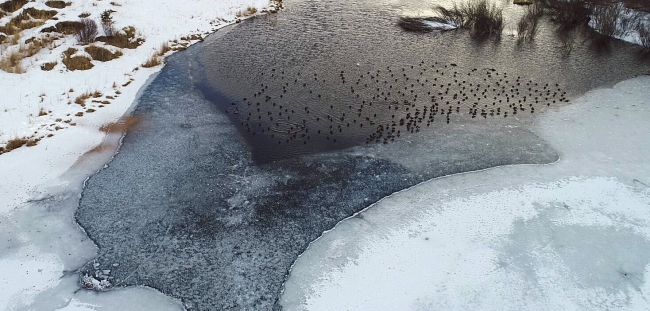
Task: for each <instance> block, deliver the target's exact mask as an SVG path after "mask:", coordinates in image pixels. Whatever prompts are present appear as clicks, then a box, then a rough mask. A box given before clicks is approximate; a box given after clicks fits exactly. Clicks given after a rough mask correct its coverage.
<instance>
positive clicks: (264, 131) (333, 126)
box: [225, 61, 568, 145]
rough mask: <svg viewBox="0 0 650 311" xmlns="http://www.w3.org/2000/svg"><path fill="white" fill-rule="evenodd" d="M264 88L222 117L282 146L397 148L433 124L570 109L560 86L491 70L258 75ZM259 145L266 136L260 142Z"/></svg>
mask: <svg viewBox="0 0 650 311" xmlns="http://www.w3.org/2000/svg"><path fill="white" fill-rule="evenodd" d="M256 82H259V84H257V85H258V86H259V87H258V88H257V89H256V90H255V91H254V92H253V93H252V94H250V95H249V96H246V97H242V98H240V99H238V100H235V101H232V102H231V103H230V105H228V107H227V109H226V110H225V112H226V113H228V114H234V115H237V116H238V121H239V124H240V125H241V127H242V131H243V132H245V133H248V134H250V135H253V136H264V137H265V138H266V139H271V140H273V141H277V144H280V145H281V144H292V143H300V144H304V145H307V144H309V143H310V142H319V144H322V143H331V144H333V143H337V141H339V142H340V141H341V140H346V141H347V142H348V143H350V140H351V139H352V140H357V141H356V143H359V140H361V142H363V139H365V143H367V144H368V143H384V144H387V143H389V142H392V141H395V139H396V138H399V137H400V136H401V135H404V134H406V133H416V132H419V131H421V130H422V129H423V128H424V127H429V126H431V125H432V124H433V123H434V122H442V123H446V124H449V123H450V122H452V121H453V120H454V119H455V118H459V117H463V116H465V117H471V118H484V119H487V118H508V117H519V116H520V115H521V114H524V113H535V110H536V109H538V110H539V109H541V108H543V107H548V106H551V105H553V104H558V103H561V102H568V99H567V98H566V92H564V91H562V89H561V88H560V86H559V84H557V83H555V84H550V83H545V84H542V83H537V82H534V81H531V80H526V79H524V78H523V77H520V76H517V77H512V76H509V75H508V74H507V73H502V72H498V71H497V70H496V69H493V68H482V69H479V68H474V69H471V70H468V71H466V72H461V70H460V68H459V67H458V66H457V65H456V64H454V63H451V64H438V63H437V62H433V63H426V62H424V61H423V62H420V63H419V64H417V65H411V66H406V67H400V68H393V67H391V66H386V67H385V68H382V69H378V70H362V69H361V67H359V66H356V67H355V66H351V68H348V69H347V70H339V71H335V72H327V73H323V72H318V73H309V74H301V73H295V74H293V73H291V74H290V73H289V72H286V73H285V71H284V70H278V69H271V70H270V71H268V72H263V73H260V75H259V77H258V79H257V80H256ZM260 138H261V137H260Z"/></svg>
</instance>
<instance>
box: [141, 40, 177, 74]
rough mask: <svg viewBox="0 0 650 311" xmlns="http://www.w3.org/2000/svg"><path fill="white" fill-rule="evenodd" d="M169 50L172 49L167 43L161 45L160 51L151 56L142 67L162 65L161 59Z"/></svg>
mask: <svg viewBox="0 0 650 311" xmlns="http://www.w3.org/2000/svg"><path fill="white" fill-rule="evenodd" d="M171 50H172V48H171V47H170V46H169V43H167V42H165V43H163V44H162V45H161V46H160V49H159V50H158V51H156V53H154V54H153V55H151V57H150V58H149V59H148V60H147V61H146V62H145V63H144V64H142V67H144V68H151V67H155V66H158V65H160V64H162V61H161V58H162V57H163V56H164V55H165V54H166V53H167V52H169V51H171Z"/></svg>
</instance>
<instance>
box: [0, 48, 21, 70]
mask: <svg viewBox="0 0 650 311" xmlns="http://www.w3.org/2000/svg"><path fill="white" fill-rule="evenodd" d="M23 58H24V57H23V56H22V55H20V53H18V52H17V51H14V52H11V53H9V54H8V55H6V56H5V57H3V58H2V59H0V70H2V71H4V72H8V73H19V74H20V73H25V69H24V68H23V65H22V60H23Z"/></svg>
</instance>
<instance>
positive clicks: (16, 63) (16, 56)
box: [0, 36, 54, 73]
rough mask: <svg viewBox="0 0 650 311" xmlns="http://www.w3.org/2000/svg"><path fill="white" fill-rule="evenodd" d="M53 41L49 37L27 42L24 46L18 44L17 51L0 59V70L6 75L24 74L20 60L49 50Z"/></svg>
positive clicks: (14, 50) (32, 39)
mask: <svg viewBox="0 0 650 311" xmlns="http://www.w3.org/2000/svg"><path fill="white" fill-rule="evenodd" d="M53 41H54V38H52V37H49V36H46V37H42V38H31V39H29V40H27V41H26V42H25V43H24V44H20V45H19V46H18V49H13V50H12V51H11V52H10V53H8V54H5V55H4V56H3V57H2V59H0V70H3V71H5V72H8V73H24V72H25V70H24V68H23V67H22V60H23V59H25V58H27V57H32V56H34V55H36V54H37V53H38V52H39V51H40V50H42V49H43V48H51V44H52V42H53ZM17 45H18V44H17Z"/></svg>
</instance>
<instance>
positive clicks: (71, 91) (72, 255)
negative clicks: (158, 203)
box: [0, 0, 271, 310]
mask: <svg viewBox="0 0 650 311" xmlns="http://www.w3.org/2000/svg"><path fill="white" fill-rule="evenodd" d="M44 3H45V1H44V0H37V1H34V2H29V3H27V4H26V5H25V7H24V8H30V7H34V8H38V9H48V10H50V9H51V8H48V7H46V6H45V4H44ZM270 5H271V4H270V3H269V1H267V0H232V1H209V0H191V1H168V0H164V1H135V0H124V1H119V2H118V1H116V2H109V1H83V2H82V1H72V4H71V5H70V6H67V7H65V8H63V9H60V10H58V15H57V18H59V20H58V21H61V20H78V17H77V16H78V15H80V14H82V13H89V14H90V16H89V18H93V19H96V20H98V19H99V14H100V13H101V12H103V11H104V10H107V9H112V10H114V11H115V13H113V18H114V20H115V22H116V25H115V27H116V28H117V29H121V28H122V27H125V26H134V27H135V28H136V30H137V35H138V37H142V38H144V39H145V41H144V43H143V44H142V45H141V46H139V47H137V48H136V49H123V53H124V55H123V56H121V57H120V58H118V59H115V60H112V61H109V62H106V63H102V62H99V61H93V64H94V67H93V68H92V69H91V70H87V71H68V70H67V69H65V67H64V66H63V64H61V57H62V56H61V53H62V52H63V51H64V50H66V49H67V48H69V47H73V46H76V44H77V43H76V39H75V38H74V37H73V36H71V35H68V36H64V37H63V38H61V39H60V40H58V41H55V42H54V43H53V45H52V46H51V49H43V50H41V51H40V52H39V53H37V54H36V55H34V56H31V57H28V58H26V59H24V60H23V63H22V66H23V68H24V70H25V71H26V73H24V74H11V73H6V72H4V71H0V94H2V99H0V146H2V147H4V146H5V144H6V142H7V141H9V140H10V139H13V138H20V137H35V138H41V137H44V139H42V140H40V141H39V142H38V144H37V145H36V146H33V147H21V148H18V149H14V150H12V151H11V152H7V153H3V154H2V155H0V175H2V176H3V178H2V180H0V236H2V239H1V240H0V250H1V251H0V310H20V309H36V310H48V309H51V310H54V309H58V308H65V307H66V306H67V305H68V304H71V305H70V306H69V308H72V307H74V308H77V309H79V308H80V306H82V305H83V306H85V308H86V309H88V308H93V309H94V308H100V309H101V307H102V306H104V307H105V308H107V309H123V308H120V307H119V305H115V304H113V305H111V304H108V302H107V300H106V299H105V298H102V297H103V296H102V295H98V296H97V295H89V294H85V293H84V292H83V291H82V292H78V293H75V291H76V290H77V289H78V288H79V285H78V283H79V282H78V276H77V275H76V273H74V271H75V270H76V269H78V268H79V267H80V266H81V265H83V264H85V263H87V262H88V261H89V260H92V258H93V257H95V256H96V252H97V249H96V247H95V245H94V244H93V243H92V241H90V239H88V237H87V236H86V235H85V233H84V232H83V231H82V230H81V229H80V228H79V227H78V226H77V224H76V223H75V222H74V220H73V213H74V210H75V208H76V206H77V203H78V198H79V196H80V193H81V190H82V183H83V181H84V180H85V178H87V177H88V176H89V175H90V174H92V173H93V172H95V171H96V170H98V169H99V168H101V167H102V166H103V165H104V163H106V161H107V160H108V159H109V158H110V157H111V155H112V153H113V152H114V150H115V148H116V146H117V142H118V141H119V138H120V135H121V132H116V133H108V134H107V133H105V132H102V131H100V130H99V129H100V127H101V126H103V125H107V124H110V123H113V122H116V121H117V120H119V119H120V118H121V117H122V116H123V115H124V114H125V112H126V111H127V110H128V109H129V107H131V106H132V104H133V103H134V100H136V98H137V96H138V91H139V90H140V88H141V87H142V86H144V85H145V83H146V82H147V81H148V79H149V78H150V77H151V76H152V74H154V73H156V72H158V71H159V70H160V69H161V66H157V67H154V68H143V67H141V65H142V64H143V63H144V62H145V61H146V60H147V59H148V58H150V56H151V55H152V54H153V53H154V52H155V51H156V50H158V49H159V48H160V46H161V44H163V43H165V42H169V41H173V40H177V42H178V44H189V43H193V42H197V40H196V39H197V38H198V37H194V38H195V39H194V40H193V39H188V40H181V37H191V36H192V35H201V36H204V35H206V34H208V33H210V32H212V31H214V30H216V29H217V28H219V27H222V26H225V25H227V24H229V23H230V22H234V21H235V20H236V19H237V16H238V15H239V14H240V12H244V11H250V10H249V8H255V9H256V10H257V11H258V12H262V11H263V9H264V8H268V7H269V6H270ZM19 12H20V11H16V12H15V13H13V14H10V15H8V16H5V17H3V18H2V19H0V24H5V23H6V22H7V21H8V20H9V19H11V18H13V17H15V16H17V14H19ZM55 22H57V20H50V21H48V22H46V23H45V24H44V25H42V26H41V27H37V28H35V29H31V30H25V31H23V33H22V35H21V38H22V39H20V40H22V42H23V43H24V40H27V39H29V38H30V37H31V36H40V35H38V33H39V31H40V29H42V28H44V27H49V26H51V24H53V23H55ZM173 44H174V43H172V45H173ZM76 47H77V48H78V49H82V47H79V46H76ZM11 49H13V47H8V46H7V45H4V46H3V47H2V48H0V52H2V53H5V52H8V51H10V50H11ZM2 55H3V56H4V55H5V54H2ZM55 60H56V61H57V62H58V64H57V65H56V66H55V67H54V69H53V70H51V71H43V70H41V69H40V66H41V65H42V64H44V63H46V62H51V61H55ZM136 68H137V69H136ZM86 92H93V93H94V92H98V94H99V93H101V95H99V96H98V97H96V98H89V99H88V100H87V101H86V106H85V107H83V106H81V105H78V104H76V103H74V102H75V99H76V98H77V97H78V96H79V95H81V94H83V93H86ZM93 100H95V101H97V102H92V101H93ZM90 109H93V110H94V111H92V112H90V111H89V110H90ZM41 111H43V112H45V114H42V113H40V112H41ZM78 113H83V115H82V116H76V115H77V114H78ZM39 114H42V115H40V116H39ZM49 135H52V136H51V137H48V136H49ZM129 291H131V289H129V290H124V291H123V292H124V293H125V294H119V293H120V292H122V291H120V292H118V293H111V294H110V295H111V297H113V296H114V297H118V299H117V300H118V301H117V302H119V300H123V299H130V300H129V301H132V303H130V304H129V306H130V307H131V308H133V309H138V308H140V307H141V308H142V309H147V308H148V309H152V310H162V309H163V307H161V305H156V304H155V301H158V300H161V299H162V300H167V301H166V302H161V303H163V304H164V305H166V306H168V307H166V308H167V309H179V308H181V307H180V305H179V304H178V303H177V302H175V301H173V300H169V299H167V298H164V297H161V296H162V295H160V294H159V293H157V292H155V291H153V290H150V289H146V288H138V289H133V291H137V294H136V295H134V294H133V293H130V292H129ZM123 297H131V298H123ZM133 297H135V298H133ZM136 298H137V299H136ZM113 300H114V301H115V299H113ZM152 303H153V305H152ZM147 306H149V307H147ZM74 308H72V309H74Z"/></svg>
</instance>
